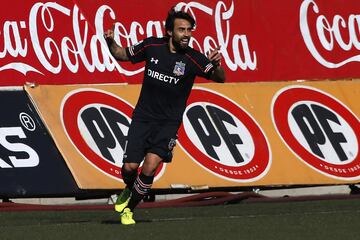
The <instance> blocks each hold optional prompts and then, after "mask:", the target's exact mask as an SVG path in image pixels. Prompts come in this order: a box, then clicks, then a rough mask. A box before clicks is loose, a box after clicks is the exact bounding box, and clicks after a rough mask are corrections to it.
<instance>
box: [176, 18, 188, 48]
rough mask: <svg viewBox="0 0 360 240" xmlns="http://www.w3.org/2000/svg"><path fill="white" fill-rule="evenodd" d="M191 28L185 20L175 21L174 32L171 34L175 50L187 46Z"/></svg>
mask: <svg viewBox="0 0 360 240" xmlns="http://www.w3.org/2000/svg"><path fill="white" fill-rule="evenodd" d="M191 34H192V28H191V24H190V22H189V21H187V20H185V19H178V18H177V19H175V22H174V30H173V32H172V43H173V45H174V46H175V48H177V49H182V50H183V49H186V48H187V47H188V46H189V42H190V38H191Z"/></svg>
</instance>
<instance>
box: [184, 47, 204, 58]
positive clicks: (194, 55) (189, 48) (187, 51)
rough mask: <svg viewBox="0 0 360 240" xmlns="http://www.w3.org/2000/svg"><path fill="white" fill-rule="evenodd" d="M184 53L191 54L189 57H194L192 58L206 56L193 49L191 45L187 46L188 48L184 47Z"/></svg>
mask: <svg viewBox="0 0 360 240" xmlns="http://www.w3.org/2000/svg"><path fill="white" fill-rule="evenodd" d="M186 54H187V55H189V56H191V57H192V58H194V59H202V58H206V56H205V55H204V54H203V53H201V52H200V51H199V50H197V49H194V48H192V47H188V48H187V49H186Z"/></svg>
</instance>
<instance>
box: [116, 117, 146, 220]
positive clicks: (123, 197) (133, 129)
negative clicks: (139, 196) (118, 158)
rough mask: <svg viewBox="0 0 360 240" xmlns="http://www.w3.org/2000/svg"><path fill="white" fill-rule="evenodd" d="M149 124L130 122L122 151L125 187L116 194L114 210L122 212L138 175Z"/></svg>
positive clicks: (122, 173)
mask: <svg viewBox="0 0 360 240" xmlns="http://www.w3.org/2000/svg"><path fill="white" fill-rule="evenodd" d="M150 130H151V126H150V125H149V124H147V122H142V121H136V120H133V121H132V122H131V125H130V128H129V131H128V137H127V144H126V148H125V152H124V158H123V162H124V164H123V166H122V168H121V175H122V178H123V181H124V183H125V184H126V187H125V188H124V190H123V191H122V193H121V194H120V195H119V196H118V198H117V201H116V203H115V211H117V212H120V213H121V212H123V210H124V209H125V208H126V206H127V205H128V202H129V200H130V197H131V190H132V189H133V186H134V182H135V180H136V178H137V175H138V168H139V165H140V163H141V162H142V160H143V159H144V156H145V142H146V139H147V137H148V136H149V134H150Z"/></svg>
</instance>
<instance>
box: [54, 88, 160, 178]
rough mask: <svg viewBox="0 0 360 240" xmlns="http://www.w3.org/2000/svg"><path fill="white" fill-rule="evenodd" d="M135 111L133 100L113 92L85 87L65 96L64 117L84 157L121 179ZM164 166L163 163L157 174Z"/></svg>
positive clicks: (62, 107) (76, 145)
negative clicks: (129, 100)
mask: <svg viewBox="0 0 360 240" xmlns="http://www.w3.org/2000/svg"><path fill="white" fill-rule="evenodd" d="M132 111H133V107H132V106H131V105H130V104H129V103H127V102H126V101H125V100H123V99H121V98H119V97H117V96H116V95H113V94H112V93H109V92H106V91H101V90H98V89H92V88H84V89H79V90H74V91H71V92H69V93H68V94H67V95H66V96H65V97H64V99H63V101H62V106H61V120H62V124H63V128H64V130H65V132H66V134H67V136H68V138H69V139H70V141H71V142H72V144H73V145H74V146H75V148H76V149H77V150H78V152H79V153H80V154H81V155H82V156H83V157H84V159H86V160H87V161H88V162H89V163H90V164H92V165H93V166H94V167H96V168H97V169H99V170H100V171H101V172H103V173H105V174H107V175H108V176H111V177H113V178H115V179H118V180H119V179H122V177H121V166H122V159H123V155H124V151H125V147H126V137H127V132H128V129H129V126H130V122H131V115H132ZM163 168H164V167H163V165H161V166H160V167H159V169H158V171H157V173H156V176H157V177H159V173H160V172H161V173H162V172H163V171H162V170H163Z"/></svg>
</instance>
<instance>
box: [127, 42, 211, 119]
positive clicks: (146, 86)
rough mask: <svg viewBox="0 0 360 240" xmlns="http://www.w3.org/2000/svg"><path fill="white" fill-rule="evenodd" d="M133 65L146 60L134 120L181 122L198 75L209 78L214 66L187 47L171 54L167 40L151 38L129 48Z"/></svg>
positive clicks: (129, 55) (128, 54)
mask: <svg viewBox="0 0 360 240" xmlns="http://www.w3.org/2000/svg"><path fill="white" fill-rule="evenodd" d="M126 54H127V56H128V57H129V59H130V61H131V62H132V63H138V62H141V61H145V71H144V80H143V84H142V88H141V92H140V97H139V100H138V102H137V104H136V107H135V110H134V113H133V118H137V119H149V120H174V121H181V119H182V115H183V113H184V110H185V107H186V101H187V99H188V97H189V95H190V91H191V88H192V86H193V84H194V79H195V77H196V76H200V77H204V78H207V79H209V78H210V76H211V72H212V71H213V68H214V66H213V64H212V63H211V62H210V61H209V59H208V58H207V57H206V56H205V55H203V54H202V53H200V52H199V51H196V50H195V49H193V48H191V47H188V48H187V49H186V50H184V51H182V52H177V53H172V52H170V49H169V45H168V39H166V38H155V37H150V38H146V39H144V40H143V41H142V42H140V43H138V44H136V45H134V46H131V47H128V48H126Z"/></svg>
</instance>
